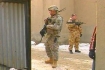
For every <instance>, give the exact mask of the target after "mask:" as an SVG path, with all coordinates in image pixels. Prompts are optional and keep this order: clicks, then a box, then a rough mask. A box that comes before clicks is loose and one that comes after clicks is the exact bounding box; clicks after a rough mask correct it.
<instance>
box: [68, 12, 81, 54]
mask: <svg viewBox="0 0 105 70" xmlns="http://www.w3.org/2000/svg"><path fill="white" fill-rule="evenodd" d="M68 22H70V24H67V25H68V29H69V31H70V38H69V51H70V53H71V54H73V51H72V49H73V45H74V47H75V52H77V53H80V52H81V51H79V42H80V37H81V36H82V28H81V25H76V24H75V22H78V21H77V16H76V15H75V14H72V15H71V18H70V19H69V20H68Z"/></svg>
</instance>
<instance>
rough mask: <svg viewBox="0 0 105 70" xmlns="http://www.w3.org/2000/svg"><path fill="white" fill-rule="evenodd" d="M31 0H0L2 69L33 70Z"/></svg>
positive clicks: (0, 57) (0, 65) (0, 54)
mask: <svg viewBox="0 0 105 70" xmlns="http://www.w3.org/2000/svg"><path fill="white" fill-rule="evenodd" d="M30 26H31V24H30V0H0V70H9V69H10V68H16V69H19V70H24V69H25V70H31V28H30Z"/></svg>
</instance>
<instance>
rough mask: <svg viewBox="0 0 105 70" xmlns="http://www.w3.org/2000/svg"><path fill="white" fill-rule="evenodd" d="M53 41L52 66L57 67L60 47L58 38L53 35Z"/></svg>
mask: <svg viewBox="0 0 105 70" xmlns="http://www.w3.org/2000/svg"><path fill="white" fill-rule="evenodd" d="M51 41H52V42H51V46H50V47H51V52H52V56H53V64H52V68H55V67H57V61H58V48H59V44H58V38H55V37H52V39H51Z"/></svg>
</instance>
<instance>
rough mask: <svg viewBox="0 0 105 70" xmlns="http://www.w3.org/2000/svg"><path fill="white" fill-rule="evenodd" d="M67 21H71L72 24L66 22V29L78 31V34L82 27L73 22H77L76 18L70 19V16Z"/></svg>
mask: <svg viewBox="0 0 105 70" xmlns="http://www.w3.org/2000/svg"><path fill="white" fill-rule="evenodd" d="M68 22H72V24H67V26H68V29H69V31H70V32H71V31H72V32H73V31H79V32H80V34H82V28H81V25H80V26H78V25H76V24H75V23H74V22H77V20H74V21H73V20H72V18H70V19H69V20H68Z"/></svg>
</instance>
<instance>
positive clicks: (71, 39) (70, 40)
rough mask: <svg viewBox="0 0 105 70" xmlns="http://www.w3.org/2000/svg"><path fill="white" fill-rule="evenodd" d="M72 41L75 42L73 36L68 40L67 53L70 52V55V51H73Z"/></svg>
mask: <svg viewBox="0 0 105 70" xmlns="http://www.w3.org/2000/svg"><path fill="white" fill-rule="evenodd" d="M74 41H75V37H74V36H73V35H70V38H69V51H70V53H71V54H73V52H72V49H73V45H74Z"/></svg>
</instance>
